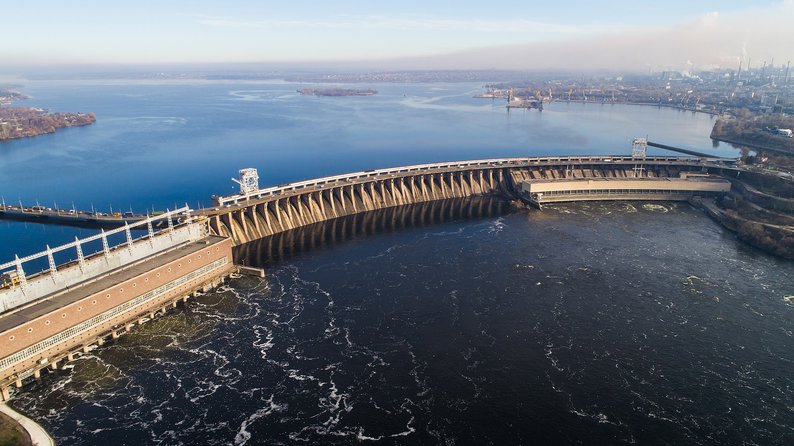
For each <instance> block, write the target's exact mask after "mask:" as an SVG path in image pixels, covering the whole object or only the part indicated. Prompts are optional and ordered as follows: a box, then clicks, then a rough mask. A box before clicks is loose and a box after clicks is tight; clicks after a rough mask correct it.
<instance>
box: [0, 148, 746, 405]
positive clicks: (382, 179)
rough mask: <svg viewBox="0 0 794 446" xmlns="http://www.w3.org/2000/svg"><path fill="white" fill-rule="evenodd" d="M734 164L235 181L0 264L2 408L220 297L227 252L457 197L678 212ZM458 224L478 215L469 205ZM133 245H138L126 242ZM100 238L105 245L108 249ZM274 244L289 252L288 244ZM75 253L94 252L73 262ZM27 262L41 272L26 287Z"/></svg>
mask: <svg viewBox="0 0 794 446" xmlns="http://www.w3.org/2000/svg"><path fill="white" fill-rule="evenodd" d="M733 163H734V160H732V159H723V158H704V157H648V156H644V155H643V156H637V155H636V154H635V155H634V156H582V157H540V158H496V159H484V160H469V161H458V162H445V163H433V164H421V165H413V166H403V167H394V168H387V169H377V170H368V171H363V172H354V173H350V174H345V175H337V176H331V177H324V178H318V179H313V180H307V181H300V182H295V183H290V184H285V185H279V186H275V187H267V188H259V184H258V173H257V171H256V170H255V169H243V170H241V171H240V178H239V180H235V181H237V182H238V183H240V193H239V194H236V195H231V196H226V197H218V196H215V197H213V199H214V203H215V205H214V206H213V207H212V208H205V209H199V210H191V209H189V208H188V207H184V208H180V209H176V210H174V211H169V212H166V213H165V214H162V215H158V216H154V217H147V218H146V219H144V220H141V221H139V222H135V223H133V224H125V226H124V227H121V228H118V229H114V230H112V231H108V232H105V231H102V232H101V233H100V234H99V235H96V236H92V237H88V238H86V239H82V240H75V242H73V243H69V244H66V245H63V246H59V247H55V248H49V247H47V249H46V250H45V251H42V252H41V253H38V254H34V255H32V256H27V257H24V258H19V257H17V258H15V259H14V260H12V261H9V262H6V263H4V264H0V277H2V282H0V284H2V285H0V310H1V311H2V313H1V314H0V338H2V339H3V343H2V346H0V390H2V398H3V399H4V400H5V399H8V398H9V397H10V396H11V392H12V390H13V389H17V388H20V387H22V385H23V381H24V380H26V379H29V378H34V379H38V378H40V377H41V374H42V371H43V370H46V369H51V370H56V369H58V368H59V367H61V366H62V365H63V363H64V362H68V361H70V360H72V359H74V357H75V356H76V355H80V354H81V353H84V352H87V351H89V349H91V348H93V346H96V345H102V344H103V343H104V342H106V340H108V339H115V338H117V337H118V336H119V335H120V334H122V333H124V332H126V331H127V330H129V329H130V328H131V327H133V326H135V325H137V324H142V323H145V322H146V321H148V320H149V319H151V318H154V317H155V316H157V315H160V314H163V313H165V312H166V311H168V309H169V308H173V307H175V306H177V304H178V303H179V302H183V301H186V300H187V299H188V298H189V297H190V296H191V295H193V294H194V293H195V292H197V291H201V290H207V289H209V288H211V287H213V286H215V285H217V284H219V283H221V282H222V281H223V280H224V279H225V278H226V277H228V276H229V275H231V274H232V273H234V272H236V271H239V270H240V268H241V267H238V266H236V265H235V264H234V256H233V253H232V248H233V247H234V246H239V245H245V244H249V243H250V242H255V241H257V240H260V239H263V238H265V237H270V236H274V235H277V234H282V233H286V232H288V231H291V230H295V229H298V228H303V227H307V226H310V225H312V224H315V223H318V222H323V221H327V220H332V219H336V218H339V217H344V216H350V215H357V214H361V215H368V213H371V211H378V210H386V209H399V207H402V206H406V205H414V206H420V207H421V205H422V204H423V203H430V202H443V201H444V200H448V199H459V198H467V197H477V196H501V197H505V198H508V199H511V200H522V201H524V202H525V203H529V204H534V205H536V206H538V207H540V205H541V204H542V203H548V202H555V201H572V200H631V199H642V200H687V199H689V198H690V197H692V196H694V195H715V194H723V193H726V192H727V191H729V190H730V185H731V184H730V182H729V181H727V180H726V179H724V178H723V177H731V176H737V175H738V174H739V171H738V170H737V169H736V168H735V166H734V165H733ZM427 209H428V212H427V218H426V220H427V221H429V222H432V221H434V220H436V219H440V218H443V217H442V216H443V215H445V211H444V207H443V206H441V207H434V208H429V207H428V208H427ZM467 212H469V213H482V212H488V211H487V209H486V210H483V209H482V207H481V206H480V205H478V207H477V208H474V207H470V208H469V210H468V211H467ZM436 213H437V214H438V216H436ZM401 215H403V214H402V213H400V212H397V211H395V212H385V213H383V212H382V213H380V214H378V216H376V217H373V218H363V219H361V220H360V224H361V225H363V226H364V227H365V228H369V227H372V228H374V227H377V226H386V225H392V226H393V225H395V223H394V220H395V219H399V218H401V217H400V216H401ZM423 220H424V219H423ZM357 221H359V220H353V224H356V222H357ZM401 224H423V223H422V221H419V222H415V223H410V222H407V223H406V222H403V223H401ZM401 224H397V226H400V225H401ZM132 231H137V232H140V231H144V235H143V236H141V237H138V238H134V237H133V235H132V234H133V232H132ZM341 232H342V233H344V232H346V231H345V230H342V231H341ZM365 232H366V231H365ZM334 234H335V232H333V233H331V234H330V237H331V239H332V240H333V237H334ZM299 236H301V235H300V234H299ZM304 236H307V237H309V238H308V240H315V239H316V236H315V235H313V234H311V233H307V234H304V235H302V236H301V237H304ZM113 237H115V238H116V240H117V241H118V243H116V244H113V246H111V245H112V243H111V242H110V241H109V239H112V238H113ZM284 240H285V241H286V243H287V245H290V244H291V242H290V240H291V238H289V237H287V238H285V239H284ZM87 246H96V247H101V249H99V250H98V251H97V252H95V253H93V254H90V255H84V252H83V251H84V249H85V248H86V247H87ZM285 248H286V249H289V247H288V246H286V247H285ZM253 249H254V251H256V248H255V247H254V248H253ZM67 253H71V255H72V256H73V257H72V258H70V259H69V261H67V262H65V263H60V264H59V262H57V261H56V257H60V258H63V256H64V255H66V254H67ZM36 262H40V263H39V264H41V263H44V264H46V268H45V269H44V270H42V271H40V272H38V273H35V274H30V275H29V274H27V272H26V269H28V270H29V269H31V268H34V267H35V266H31V265H36V264H37V263H36Z"/></svg>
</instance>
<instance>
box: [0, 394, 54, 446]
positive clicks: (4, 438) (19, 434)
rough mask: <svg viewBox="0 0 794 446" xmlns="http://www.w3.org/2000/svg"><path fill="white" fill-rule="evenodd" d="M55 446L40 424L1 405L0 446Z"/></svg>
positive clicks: (3, 404)
mask: <svg viewBox="0 0 794 446" xmlns="http://www.w3.org/2000/svg"><path fill="white" fill-rule="evenodd" d="M6 445H8V446H28V445H31V446H55V440H53V439H52V437H51V436H50V434H48V433H47V431H45V430H44V428H43V427H41V426H40V425H39V424H38V423H36V422H35V421H33V420H31V419H30V418H28V417H26V416H24V415H22V414H21V413H19V412H17V411H15V410H14V409H12V408H11V407H9V406H7V405H6V404H5V403H0V446H6Z"/></svg>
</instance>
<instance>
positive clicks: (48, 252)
mask: <svg viewBox="0 0 794 446" xmlns="http://www.w3.org/2000/svg"><path fill="white" fill-rule="evenodd" d="M179 215H182V216H184V217H185V220H186V221H190V208H189V207H188V206H185V207H181V208H179V209H175V210H173V211H168V212H164V213H162V214H160V215H154V216H149V217H148V218H146V219H144V220H141V221H138V222H135V223H132V224H129V223H127V224H125V225H124V226H123V227H121V228H117V229H113V230H110V231H105V230H104V229H103V230H101V232H100V233H99V234H96V235H92V236H90V237H85V238H82V239H77V238H75V241H73V242H71V243H66V244H64V245H60V246H56V247H55V248H50V247H49V246H47V249H45V250H44V251H41V252H38V253H36V254H31V255H29V256H25V257H22V258H20V257H19V256H15V257H16V258H15V259H14V260H12V261H10V262H6V263H3V264H0V272H7V271H8V270H12V271H13V270H15V271H16V274H17V279H18V280H19V282H20V283H21V284H24V283H25V281H26V276H25V271H24V269H23V268H22V265H23V264H24V263H27V262H30V261H33V260H37V259H42V258H45V257H46V258H47V263H48V264H49V272H51V273H55V272H57V268H58V265H56V264H55V259H54V258H53V255H54V254H56V253H58V252H61V251H66V250H69V249H74V250H75V251H76V253H77V261H78V262H80V263H81V264H82V263H84V262H85V256H84V255H83V249H82V247H83V245H85V244H87V243H90V242H93V241H97V240H101V241H102V250H103V253H104V254H106V255H107V254H108V253H109V252H110V250H111V247H110V245H109V244H108V236H112V235H115V234H120V233H124V234H125V238H126V240H125V243H126V244H127V245H128V246H132V244H133V242H134V241H135V240H136V239H133V238H132V233H131V230H132V229H136V228H139V227H145V228H146V230H147V235H145V236H143V237H140V238H151V237H154V236H155V235H156V234H159V232H162V231H158V232H157V233H155V231H154V223H155V222H158V221H161V220H165V221H166V224H167V228H166V229H164V230H168V231H170V230H173V228H174V227H175V225H174V221H173V217H175V216H179ZM116 246H120V245H116ZM116 246H114V248H115V247H116ZM45 271H47V270H45Z"/></svg>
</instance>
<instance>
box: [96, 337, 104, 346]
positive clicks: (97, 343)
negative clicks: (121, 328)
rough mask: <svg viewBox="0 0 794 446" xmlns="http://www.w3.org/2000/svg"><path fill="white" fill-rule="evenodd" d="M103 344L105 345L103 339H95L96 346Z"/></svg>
mask: <svg viewBox="0 0 794 446" xmlns="http://www.w3.org/2000/svg"><path fill="white" fill-rule="evenodd" d="M104 344H105V338H97V340H96V345H98V346H100V347H101V346H102V345H104Z"/></svg>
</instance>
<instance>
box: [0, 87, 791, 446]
mask: <svg viewBox="0 0 794 446" xmlns="http://www.w3.org/2000/svg"><path fill="white" fill-rule="evenodd" d="M366 87H368V86H364V88H366ZM297 88H301V86H300V85H294V84H281V83H256V84H253V83H249V84H246V83H236V84H214V83H213V84H205V83H195V84H169V83H136V84H132V83H121V82H119V83H105V84H98V83H78V82H72V83H32V84H30V85H29V86H27V87H26V88H25V92H26V93H28V94H30V95H31V96H34V99H33V100H31V101H29V102H31V105H36V106H46V107H48V108H51V109H61V110H73V111H94V112H96V113H97V124H95V125H94V126H90V127H85V128H79V129H69V130H67V131H63V132H59V133H56V134H55V135H50V136H45V137H41V138H36V139H31V140H24V141H15V142H12V143H6V144H4V145H2V146H0V149H2V150H0V159H2V161H3V166H7V167H4V169H3V172H2V173H0V189H2V191H3V194H4V197H5V199H7V200H9V197H12V198H11V199H14V200H16V199H18V198H21V199H23V200H24V201H25V202H31V201H34V200H36V199H40V200H45V199H46V200H57V201H58V203H59V204H61V203H69V202H70V201H72V200H74V201H75V205H76V206H77V207H82V208H86V207H88V208H90V205H91V204H92V203H93V204H94V205H95V206H99V205H101V206H108V205H111V204H112V205H113V206H114V209H115V208H117V207H120V208H127V207H130V206H131V207H132V208H133V209H134V210H136V211H140V210H145V209H146V208H147V207H148V208H150V209H151V208H152V207H154V208H156V209H158V210H160V209H162V208H164V207H173V206H174V204H175V203H176V204H182V203H183V202H184V201H188V203H189V204H191V205H193V202H195V201H199V202H201V201H202V200H203V201H204V204H209V196H210V195H211V194H213V193H219V194H226V193H228V192H231V187H232V186H233V184H232V183H231V181H229V180H228V177H229V176H233V175H235V173H236V171H237V169H239V168H241V167H257V168H259V169H260V176H262V177H263V178H264V180H263V183H265V184H278V183H283V182H287V181H292V180H298V179H304V178H313V177H317V176H321V175H330V174H336V173H343V172H348V171H355V170H366V169H371V168H377V167H386V166H391V165H404V164H412V163H421V162H432V161H445V160H452V159H469V158H486V157H492V156H494V157H495V156H526V155H529V156H537V155H557V154H625V153H627V152H628V151H629V145H630V140H631V139H632V138H633V137H636V136H644V135H645V134H648V135H649V137H650V138H651V139H652V140H657V141H660V142H663V143H666V144H670V145H673V146H683V147H687V148H691V149H694V150H698V151H704V152H709V153H714V154H715V155H720V156H730V155H732V154H734V153H735V150H733V149H730V148H727V147H725V146H719V147H716V148H714V147H713V146H712V144H711V141H710V140H709V139H708V137H707V135H708V133H709V131H710V127H711V125H712V122H711V118H710V117H709V116H708V115H701V114H692V113H690V112H679V111H676V110H671V109H657V108H654V107H639V106H619V105H614V106H610V105H593V104H586V105H582V104H564V103H556V104H552V105H550V106H548V107H546V109H545V110H544V111H543V112H542V113H540V112H537V111H534V110H532V111H526V112H524V111H519V112H516V111H511V112H510V114H509V115H508V114H507V112H506V111H505V110H504V108H503V106H502V105H501V104H499V103H492V102H490V101H488V100H475V99H472V98H471V96H472V95H473V94H474V93H476V92H477V91H479V85H473V84H425V85H408V86H403V85H377V86H375V88H377V89H378V90H379V91H380V93H379V94H378V95H376V96H373V97H366V98H353V97H351V98H311V97H301V96H299V95H298V94H297V93H296V92H295V90H296V89H297ZM378 212H381V213H386V214H385V215H380V216H378V215H374V216H371V217H366V218H369V219H371V220H365V217H364V216H350V217H345V218H343V219H340V220H335V221H330V222H325V223H322V224H318V225H314V226H312V227H308V228H305V229H302V230H300V231H299V232H295V233H293V234H291V235H287V234H284V235H282V236H280V237H274V238H271V239H266V240H262V241H259V242H255V243H252V244H249V245H246V246H243V247H241V249H239V250H238V252H237V253H236V257H237V258H236V260H237V261H238V262H240V263H245V264H247V265H255V266H263V267H265V268H266V270H267V277H266V279H264V280H260V279H253V278H248V277H243V278H239V279H235V280H233V281H232V282H231V283H230V285H229V286H227V287H224V288H221V289H219V290H217V291H214V292H210V293H207V294H205V295H203V296H200V297H199V298H197V299H196V300H194V301H192V303H191V304H190V305H188V306H187V307H186V308H185V309H184V310H181V311H178V312H175V313H172V314H170V315H168V316H166V317H163V318H160V319H156V320H153V321H151V322H149V323H147V324H145V325H143V326H142V327H139V328H138V329H136V330H135V331H133V332H132V333H131V334H129V335H126V336H123V337H122V338H120V339H119V341H118V342H116V343H114V344H113V345H110V346H107V347H105V348H102V349H99V350H95V351H93V352H92V353H91V354H90V355H87V356H85V357H83V358H81V359H80V360H78V361H77V362H75V363H74V368H73V369H71V370H69V371H67V372H65V373H64V372H59V373H58V374H53V375H50V376H47V377H45V379H44V380H43V381H42V382H41V383H40V384H36V385H34V386H32V387H31V388H29V389H26V391H25V392H22V393H20V394H18V395H17V397H16V398H15V400H14V401H13V405H14V407H16V408H18V409H20V410H21V411H23V412H25V413H27V414H28V415H30V416H31V417H32V418H34V419H36V420H38V421H40V422H41V423H42V424H43V425H44V426H45V427H46V428H47V429H48V430H49V431H50V432H51V433H52V434H53V436H54V437H55V438H56V440H57V441H58V442H59V444H65V445H79V444H96V443H105V442H108V443H110V442H113V443H118V444H125V443H126V444H230V443H232V444H294V443H298V442H303V443H306V444H358V443H360V442H374V441H379V442H380V443H381V444H488V443H491V444H549V445H551V444H634V443H636V444H682V443H686V444H703V445H707V444H715V443H717V444H735V443H739V444H741V443H748V444H753V443H755V444H781V445H782V444H790V443H791V442H792V441H794V421H793V420H792V416H791V408H792V407H794V399H792V396H791V392H790V389H791V387H792V386H794V379H793V378H792V375H791V373H789V371H790V369H791V365H792V362H794V355H793V354H792V353H791V348H790V346H791V342H792V336H793V332H794V313H793V312H792V311H794V308H792V307H791V306H790V305H789V304H788V303H787V302H786V301H785V300H784V296H786V295H790V294H794V290H792V283H791V277H792V276H793V275H794V264H793V263H792V262H790V261H783V260H780V259H777V258H774V257H771V256H768V255H766V254H764V253H761V252H759V251H757V250H755V249H753V248H750V247H748V246H746V245H744V244H743V243H741V242H739V241H737V240H736V239H735V237H734V236H733V234H731V233H729V232H726V231H725V230H723V229H722V227H720V226H719V225H718V224H716V223H714V222H712V221H711V220H710V219H709V218H708V217H706V216H705V215H703V214H702V213H701V212H700V211H697V210H695V209H693V208H691V207H690V206H688V205H687V204H685V203H665V202H662V203H643V202H615V203H573V204H557V205H553V206H548V207H546V208H544V210H543V211H542V212H538V211H527V210H520V209H515V208H513V207H511V206H510V204H509V203H506V202H504V201H502V200H500V199H496V198H474V199H465V200H451V201H445V202H439V203H434V204H424V205H421V206H408V207H405V208H403V209H399V210H383V211H378ZM389 212H390V213H389ZM362 228H363V229H362ZM81 231H86V230H79V229H64V228H55V227H43V226H38V225H33V224H27V225H25V224H22V223H7V222H0V241H2V252H3V254H4V258H10V257H11V256H12V255H13V254H14V253H16V252H19V253H20V254H23V253H25V252H33V251H36V250H38V249H40V248H41V247H42V245H43V244H44V243H51V244H54V241H56V240H62V241H68V240H71V239H73V237H74V235H75V234H77V233H81Z"/></svg>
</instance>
